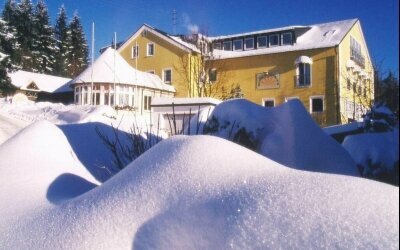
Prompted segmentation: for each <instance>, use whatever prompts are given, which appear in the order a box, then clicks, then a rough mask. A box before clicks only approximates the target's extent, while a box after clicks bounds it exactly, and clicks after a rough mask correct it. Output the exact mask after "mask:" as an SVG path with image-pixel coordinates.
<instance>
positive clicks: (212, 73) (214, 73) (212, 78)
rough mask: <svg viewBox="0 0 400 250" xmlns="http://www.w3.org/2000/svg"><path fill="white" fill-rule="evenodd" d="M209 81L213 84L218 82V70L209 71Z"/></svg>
mask: <svg viewBox="0 0 400 250" xmlns="http://www.w3.org/2000/svg"><path fill="white" fill-rule="evenodd" d="M208 79H209V80H210V81H211V82H215V81H216V80H217V69H210V70H209V71H208Z"/></svg>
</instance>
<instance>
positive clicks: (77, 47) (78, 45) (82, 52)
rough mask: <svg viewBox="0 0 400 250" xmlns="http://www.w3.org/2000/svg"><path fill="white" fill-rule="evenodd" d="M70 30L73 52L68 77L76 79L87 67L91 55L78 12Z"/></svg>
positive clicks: (70, 55)
mask: <svg viewBox="0 0 400 250" xmlns="http://www.w3.org/2000/svg"><path fill="white" fill-rule="evenodd" d="M69 30H70V32H71V52H70V53H69V65H68V75H69V77H76V76H77V75H78V74H79V73H81V72H82V71H83V70H84V69H85V68H86V67H87V65H88V54H89V51H88V45H87V41H86V38H85V34H84V32H83V27H82V24H81V21H80V18H79V16H78V14H77V13H76V12H75V13H74V17H73V18H72V21H71V23H70V25H69Z"/></svg>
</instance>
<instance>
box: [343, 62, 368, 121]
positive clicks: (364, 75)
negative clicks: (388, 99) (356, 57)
mask: <svg viewBox="0 0 400 250" xmlns="http://www.w3.org/2000/svg"><path fill="white" fill-rule="evenodd" d="M342 79H345V81H346V83H345V84H344V85H342V86H341V91H340V92H341V93H343V94H341V99H342V100H341V101H342V105H343V109H342V112H341V115H342V120H345V119H348V118H349V113H351V118H350V119H351V120H354V121H355V120H359V119H361V118H362V117H363V116H364V115H365V114H366V113H367V112H368V111H369V110H371V108H372V107H373V105H374V91H375V88H374V79H373V77H372V72H365V71H364V70H362V69H361V68H360V67H359V66H357V65H348V67H347V70H346V71H342Z"/></svg>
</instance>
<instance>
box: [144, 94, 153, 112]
mask: <svg viewBox="0 0 400 250" xmlns="http://www.w3.org/2000/svg"><path fill="white" fill-rule="evenodd" d="M146 97H148V98H150V102H149V103H148V109H146V106H147V102H146ZM152 99H153V96H151V95H149V94H145V95H143V111H147V112H150V111H151V101H152ZM147 100H148V99H147Z"/></svg>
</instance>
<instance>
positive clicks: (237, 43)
mask: <svg viewBox="0 0 400 250" xmlns="http://www.w3.org/2000/svg"><path fill="white" fill-rule="evenodd" d="M233 50H243V40H235V41H233Z"/></svg>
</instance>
